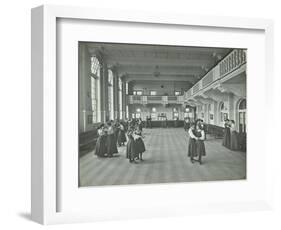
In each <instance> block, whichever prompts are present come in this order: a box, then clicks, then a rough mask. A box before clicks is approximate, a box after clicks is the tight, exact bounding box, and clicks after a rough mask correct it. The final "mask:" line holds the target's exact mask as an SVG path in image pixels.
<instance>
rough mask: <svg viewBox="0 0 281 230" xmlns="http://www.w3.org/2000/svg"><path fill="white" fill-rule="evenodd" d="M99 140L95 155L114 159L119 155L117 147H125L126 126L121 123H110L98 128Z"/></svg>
mask: <svg viewBox="0 0 281 230" xmlns="http://www.w3.org/2000/svg"><path fill="white" fill-rule="evenodd" d="M97 132H98V139H97V143H96V148H95V155H97V156H98V157H113V155H114V154H117V153H118V149H117V145H118V146H122V145H125V143H126V141H127V139H126V130H125V126H124V124H122V123H119V122H113V121H108V122H107V123H106V124H101V125H100V126H99V127H98V130H97Z"/></svg>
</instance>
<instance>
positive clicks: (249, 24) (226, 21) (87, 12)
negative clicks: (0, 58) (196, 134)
mask: <svg viewBox="0 0 281 230" xmlns="http://www.w3.org/2000/svg"><path fill="white" fill-rule="evenodd" d="M60 19H69V20H71V21H72V22H73V21H75V20H77V21H79V20H81V19H82V20H93V21H102V22H104V23H107V24H109V25H110V24H112V25H113V24H114V22H122V23H125V24H126V23H127V24H130V25H133V24H134V23H137V24H138V25H144V24H145V25H151V26H154V27H161V28H163V30H165V28H169V29H178V30H184V29H185V27H192V28H194V29H195V30H196V28H200V29H202V30H206V31H207V30H208V29H210V28H211V29H219V30H226V31H230V33H231V31H232V30H242V31H244V32H243V33H245V34H247V33H248V32H249V31H259V32H260V33H261V34H262V35H261V36H260V38H259V39H257V40H259V41H258V42H257V43H256V47H257V46H258V45H259V44H264V47H263V51H264V52H262V57H256V58H259V59H257V60H256V63H260V64H261V65H260V66H258V67H257V68H261V69H259V70H261V71H259V72H258V73H257V74H260V75H259V76H260V78H258V80H257V84H256V85H255V86H253V87H256V88H257V89H261V92H260V95H259V97H257V98H253V99H252V103H253V104H255V105H254V106H253V108H254V109H253V112H254V111H256V110H255V109H256V108H257V107H258V105H257V103H261V104H260V105H264V106H266V107H267V108H268V109H269V110H272V109H273V106H274V98H273V92H272V90H271V89H272V88H273V85H274V77H273V64H272V63H273V22H272V21H271V20H266V19H248V18H231V17H214V16H212V17H211V16H204V17H202V16H190V15H174V14H162V13H157V12H154V13H151V12H150V13H149V12H132V11H131V12H127V11H115V10H106V11H105V10H101V9H97V8H96V9H95V8H94V9H92V8H79V7H69V6H52V5H44V6H40V7H37V8H34V9H32V172H31V174H32V178H31V179H32V183H31V184H32V188H31V192H32V194H31V197H32V203H31V213H32V219H33V220H34V221H36V222H39V223H41V224H56V223H69V222H81V221H95V220H107V219H126V218H142V217H151V216H161V217H165V216H171V215H186V214H194V213H200V214H203V213H206V212H207V213H209V212H236V211H249V210H265V209H270V208H272V206H273V204H272V187H273V181H272V177H271V175H272V173H273V172H272V167H271V165H272V162H271V158H270V157H269V156H270V154H271V152H272V149H271V148H272V147H271V145H270V139H269V138H266V141H265V145H264V148H260V150H259V148H254V146H253V148H252V149H251V148H249V150H248V153H247V154H248V155H250V156H251V155H253V154H256V155H257V157H256V158H257V159H258V160H257V161H256V163H257V166H253V171H252V174H255V173H256V172H258V170H259V169H261V168H262V174H261V175H258V174H257V175H256V174H255V175H252V176H253V177H252V179H251V171H250V172H248V175H249V174H250V179H248V181H246V182H243V181H237V182H235V183H229V184H227V185H226V186H225V185H221V184H220V183H222V184H225V183H226V182H211V183H204V184H200V183H191V184H188V185H187V184H166V185H149V186H147V185H146V186H131V187H130V188H128V187H126V186H120V187H118V188H111V187H107V188H98V189H96V190H94V193H95V194H99V195H101V196H102V194H107V195H108V194H112V193H115V194H118V195H120V196H122V194H124V193H126V190H130V192H134V193H141V194H148V193H151V195H152V196H157V194H158V195H159V197H158V198H156V200H157V201H155V202H154V203H153V202H152V203H150V204H151V205H150V206H147V205H143V206H142V205H141V203H135V204H134V205H132V204H130V203H129V202H127V201H126V200H124V199H123V200H120V201H118V202H116V203H114V202H115V201H114V200H109V201H107V202H106V204H105V203H104V204H102V203H101V202H99V201H98V200H94V201H93V202H96V204H97V205H96V206H97V207H92V209H91V207H90V208H86V207H85V205H86V203H85V200H84V203H83V201H82V200H81V202H80V200H79V201H78V198H77V197H76V195H75V196H72V195H73V194H74V192H75V191H68V190H67V189H66V188H67V186H66V187H64V183H63V178H64V177H63V176H60V175H59V174H60V164H68V163H69V165H70V166H69V169H68V170H71V168H72V166H71V165H72V164H75V162H65V161H64V162H62V161H63V159H64V157H63V156H62V157H61V156H58V155H57V152H58V151H61V145H63V142H62V144H61V143H60V139H59V138H58V136H59V135H58V133H59V132H60V128H58V127H59V125H60V124H59V122H58V120H57V118H58V115H59V113H61V112H62V113H63V111H62V110H64V109H66V107H64V106H62V107H59V105H61V104H59V103H58V101H57V99H58V95H60V94H61V92H60V88H59V87H58V85H59V84H58V80H57V78H56V76H57V74H58V66H57V64H58V59H57V54H58V46H57V39H58V37H57V36H58V34H57V31H58V30H57V29H58V26H57V23H58V21H59V20H60ZM76 26H77V27H78V29H79V26H80V25H79V23H78V25H76ZM113 26H114V25H113ZM86 32H87V31H86ZM164 32H165V31H164ZM81 34H83V33H81ZM146 39H148V40H149V38H146ZM155 39H156V40H157V38H155ZM235 39H236V40H237V41H236V43H237V44H238V43H239V36H238V37H235V36H234V37H233V40H234V41H235ZM158 40H159V38H158ZM246 40H247V39H246ZM146 41H147V40H146ZM143 42H144V43H145V39H144V40H143ZM205 42H206V41H205ZM218 42H219V41H218ZM263 42H264V43H263ZM163 43H164V44H167V40H166V41H163ZM171 43H173V41H172V40H171ZM203 43H204V42H203ZM253 43H254V42H253ZM175 44H178V43H175ZM213 45H215V43H213ZM253 47H254V46H253ZM246 48H247V47H246ZM252 50H254V48H253V49H252ZM70 56H71V55H70ZM253 56H254V55H252V56H251V55H249V62H251V59H250V58H251V57H253ZM253 58H254V57H253ZM253 64H254V62H252V64H251V63H249V71H250V73H251V71H252V69H253V71H254V68H253ZM262 70H264V71H265V72H262ZM252 73H253V72H252ZM263 83H265V84H264V85H263ZM69 86H70V87H72V86H71V84H70V85H69ZM249 87H251V86H249ZM76 90H78V89H76ZM249 92H253V91H252V90H251V89H250V91H249ZM259 98H264V100H261V101H258V102H257V101H255V100H259ZM76 100H77V99H76ZM62 103H63V100H62ZM260 113H261V114H259V115H258V116H257V119H259V118H263V117H266V116H267V114H266V112H265V111H260ZM251 114H253V113H250V115H249V117H248V119H249V118H250V119H251V118H252V117H253V116H252V115H251ZM71 119H75V117H74V118H73V117H72V118H71ZM254 119H256V118H253V120H254ZM254 121H256V120H254ZM251 124H253V123H251V122H250V123H249V126H248V127H249V129H251V127H254V125H251ZM77 127H78V126H77ZM262 131H264V132H271V131H272V130H271V127H263V130H262ZM69 135H72V137H69V138H74V139H75V138H77V137H75V132H70V134H69ZM252 135H253V137H255V136H254V135H255V134H254V133H252ZM261 151H264V152H263V153H261ZM254 152H255V153H254ZM261 154H264V155H263V156H261ZM262 157H263V159H266V160H265V161H262V160H261V158H262ZM251 159H252V158H250V159H249V160H248V161H250V164H251ZM253 159H254V158H253ZM250 166H251V165H250ZM64 168H65V167H64ZM250 169H251V167H250ZM73 171H74V174H75V173H77V172H76V168H73ZM62 174H64V172H62ZM258 176H261V178H260V180H257V177H258ZM251 180H253V181H254V182H253V183H252V184H251V183H250V182H251ZM72 182H73V183H75V180H74V181H72ZM247 186H248V187H247ZM187 187H188V189H189V190H190V192H191V193H192V190H193V187H194V188H195V190H194V191H193V192H194V193H192V194H195V193H196V191H199V190H200V189H201V190H202V189H204V190H205V189H207V190H208V193H209V194H211V196H210V197H209V198H208V197H207V198H204V199H202V201H200V200H196V199H193V198H194V197H193V198H191V197H188V195H186V198H185V199H186V200H184V201H183V202H180V199H173V197H177V196H178V197H184V192H186V189H187ZM225 187H228V189H229V188H232V189H233V190H232V193H233V194H229V195H233V197H234V198H233V199H229V197H226V196H221V200H220V199H218V198H219V197H216V195H215V194H216V192H217V191H218V190H221V191H223V190H224V189H227V188H225ZM242 187H244V188H243V189H246V188H247V189H250V190H251V191H255V190H257V193H256V194H255V195H254V194H253V198H252V199H250V198H249V197H250V193H249V194H248V195H245V197H244V198H243V196H241V195H239V196H237V197H236V196H235V194H237V193H240V192H241V191H244V190H241V191H240V190H239V189H240V188H241V189H242ZM261 187H262V188H263V189H262V191H260V192H259V189H260V188H261ZM77 189H78V185H77ZM61 190H62V191H63V192H61ZM82 190H83V191H81V189H80V191H79V194H78V193H77V194H78V196H84V195H85V197H87V196H89V193H91V192H92V191H93V188H89V189H84V188H83V189H82ZM159 191H163V193H159ZM225 191H229V190H225ZM212 195H214V196H213V197H216V199H215V198H214V199H212ZM62 196H63V197H62ZM74 197H75V198H74ZM99 197H100V196H99ZM167 197H168V198H169V199H167ZM195 198H196V197H195ZM60 200H64V202H67V204H64V205H65V207H67V208H65V209H64V208H63V209H61V207H60V206H61V204H60V203H61V201H60ZM191 200H193V201H192V202H191ZM79 204H81V205H79ZM118 205H121V206H119V207H118ZM123 205H124V207H123V208H122V206H123ZM78 206H79V207H78ZM102 206H104V207H103V208H102ZM111 206H112V209H110V207H111ZM70 207H72V208H70ZM84 208H85V209H84ZM58 210H59V211H58ZM98 210H101V211H100V212H98Z"/></svg>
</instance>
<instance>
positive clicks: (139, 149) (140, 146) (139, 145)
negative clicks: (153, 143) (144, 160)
mask: <svg viewBox="0 0 281 230" xmlns="http://www.w3.org/2000/svg"><path fill="white" fill-rule="evenodd" d="M134 151H135V153H136V154H139V153H143V152H144V151H145V145H144V143H143V140H142V139H141V138H138V139H136V140H135V149H134Z"/></svg>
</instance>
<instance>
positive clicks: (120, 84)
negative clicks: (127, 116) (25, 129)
mask: <svg viewBox="0 0 281 230" xmlns="http://www.w3.org/2000/svg"><path fill="white" fill-rule="evenodd" d="M118 86H119V87H118V93H119V114H120V119H123V111H122V106H123V105H122V103H123V101H122V80H121V78H119V82H118Z"/></svg>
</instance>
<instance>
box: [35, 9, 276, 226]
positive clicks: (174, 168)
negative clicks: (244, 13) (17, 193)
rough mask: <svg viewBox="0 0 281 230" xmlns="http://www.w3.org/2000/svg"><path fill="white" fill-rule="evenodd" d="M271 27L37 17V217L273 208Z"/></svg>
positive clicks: (89, 12) (146, 17)
mask: <svg viewBox="0 0 281 230" xmlns="http://www.w3.org/2000/svg"><path fill="white" fill-rule="evenodd" d="M272 32H273V25H272V22H271V21H270V20H265V19H243V18H228V17H196V16H189V15H173V14H170V15H169V14H159V13H153V14H151V13H148V12H125V11H124V12H121V11H113V10H107V11H104V10H100V9H90V8H79V7H64V6H49V5H48V6H41V7H38V8H34V9H32V205H31V207H32V219H33V220H35V221H37V222H39V223H42V224H54V223H65V222H80V221H95V220H109V219H127V218H145V217H151V216H162V217H165V216H171V215H187V214H189V213H193V214H194V213H202V214H203V213H207V212H226V211H229V212H233V211H245V210H264V209H268V208H270V207H271V205H272V204H271V202H270V200H271V192H272V179H271V173H272V171H271V167H270V161H271V158H270V154H271V149H270V148H271V144H270V141H271V140H270V139H269V138H267V137H263V136H261V135H259V134H258V133H257V132H255V126H256V124H258V123H259V121H261V120H264V119H266V118H267V116H268V115H267V113H266V110H265V109H263V110H261V109H260V108H261V107H264V108H267V110H270V109H272V107H273V105H274V100H273V97H272V91H271V90H270V89H271V87H272V85H273V84H274V83H273V82H274V79H273V74H272V64H271V63H272V58H273V53H272V51H273V42H272ZM187 108H188V110H187ZM259 129H260V131H261V132H263V133H268V132H271V129H272V128H271V127H269V126H261V127H259ZM256 143H264V144H263V145H262V146H257V145H256ZM265 159H266V162H265V161H264V160H265ZM206 192H207V193H208V194H209V195H208V196H206V195H205V194H206ZM130 201H133V202H130ZM148 204H149V205H148Z"/></svg>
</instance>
